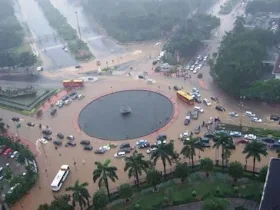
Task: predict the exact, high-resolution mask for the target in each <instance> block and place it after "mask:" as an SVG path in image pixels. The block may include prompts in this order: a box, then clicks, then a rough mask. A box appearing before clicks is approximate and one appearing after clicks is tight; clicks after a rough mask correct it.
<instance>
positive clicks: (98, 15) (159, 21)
mask: <svg viewBox="0 0 280 210" xmlns="http://www.w3.org/2000/svg"><path fill="white" fill-rule="evenodd" d="M214 2H216V0H173V1H155V0H140V1H132V0H118V1H111V0H90V1H88V0H82V5H83V8H84V10H85V12H86V13H87V14H88V15H89V16H94V18H95V19H96V20H97V21H98V22H99V23H100V24H101V25H102V26H103V27H104V28H105V30H106V31H107V33H108V34H109V35H110V36H112V37H113V38H115V39H117V40H119V41H121V42H131V41H144V40H151V39H157V38H160V37H162V36H164V35H167V34H169V33H170V32H171V31H172V29H173V28H174V27H175V26H176V25H179V24H181V23H182V22H184V21H186V19H187V17H188V15H189V14H191V13H192V12H193V11H195V10H196V9H205V8H208V7H209V6H210V5H212V4H213V3H214Z"/></svg>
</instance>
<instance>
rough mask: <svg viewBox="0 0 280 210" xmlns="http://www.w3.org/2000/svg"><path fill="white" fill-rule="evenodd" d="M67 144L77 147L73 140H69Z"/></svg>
mask: <svg viewBox="0 0 280 210" xmlns="http://www.w3.org/2000/svg"><path fill="white" fill-rule="evenodd" d="M66 145H67V146H71V147H75V146H76V143H75V142H72V141H68V142H67V143H66Z"/></svg>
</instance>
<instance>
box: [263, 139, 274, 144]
mask: <svg viewBox="0 0 280 210" xmlns="http://www.w3.org/2000/svg"><path fill="white" fill-rule="evenodd" d="M262 141H263V142H264V143H267V144H274V143H275V140H274V139H272V138H263V139H262Z"/></svg>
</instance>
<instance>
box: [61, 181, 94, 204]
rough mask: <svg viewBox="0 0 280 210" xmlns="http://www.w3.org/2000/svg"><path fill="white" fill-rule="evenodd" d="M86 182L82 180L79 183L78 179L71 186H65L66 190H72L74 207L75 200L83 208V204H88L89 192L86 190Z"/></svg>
mask: <svg viewBox="0 0 280 210" xmlns="http://www.w3.org/2000/svg"><path fill="white" fill-rule="evenodd" d="M87 186H88V183H87V182H84V183H81V184H80V182H79V180H77V181H76V182H75V184H74V185H73V186H70V187H67V188H66V191H72V192H73V193H72V204H73V206H74V207H75V206H76V202H78V203H79V205H80V208H81V209H83V207H84V206H86V205H87V206H89V198H90V195H89V192H88V190H87V188H86V187H87Z"/></svg>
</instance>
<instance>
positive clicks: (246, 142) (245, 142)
mask: <svg viewBox="0 0 280 210" xmlns="http://www.w3.org/2000/svg"><path fill="white" fill-rule="evenodd" d="M248 143H249V141H248V140H247V139H240V140H238V141H237V144H248Z"/></svg>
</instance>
